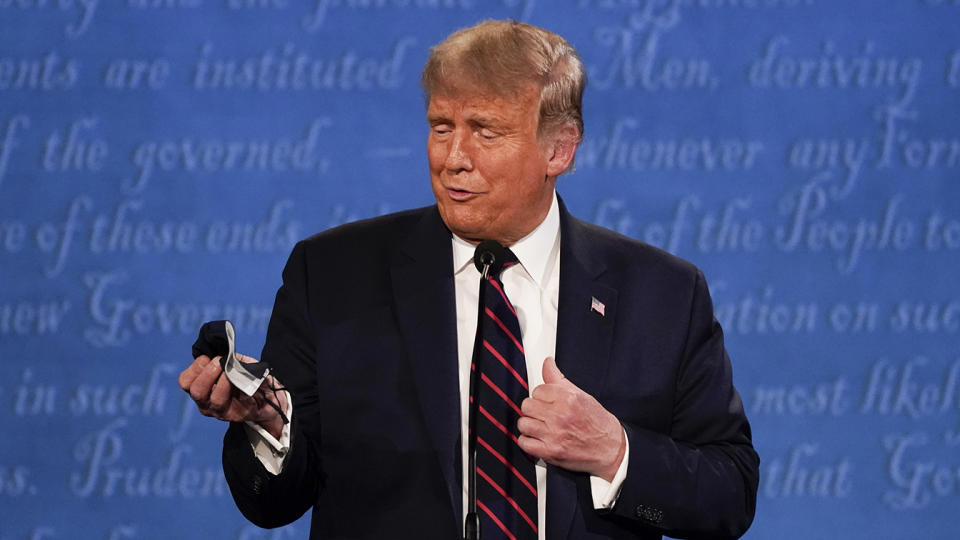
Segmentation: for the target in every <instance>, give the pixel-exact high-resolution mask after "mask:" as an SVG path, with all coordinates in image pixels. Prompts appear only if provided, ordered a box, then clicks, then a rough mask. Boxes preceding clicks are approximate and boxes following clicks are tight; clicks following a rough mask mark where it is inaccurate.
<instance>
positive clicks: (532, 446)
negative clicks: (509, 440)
mask: <svg viewBox="0 0 960 540" xmlns="http://www.w3.org/2000/svg"><path fill="white" fill-rule="evenodd" d="M517 445H518V446H519V447H520V449H521V450H523V451H524V452H526V453H527V455H529V456H531V457H534V458H537V459H542V460H544V461H546V456H547V445H546V444H545V443H544V442H543V441H541V440H539V439H536V438H533V437H528V436H526V435H520V436H519V437H517Z"/></svg>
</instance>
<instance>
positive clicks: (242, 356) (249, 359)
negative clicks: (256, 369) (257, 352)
mask: <svg viewBox="0 0 960 540" xmlns="http://www.w3.org/2000/svg"><path fill="white" fill-rule="evenodd" d="M234 356H236V357H237V360H239V361H240V362H243V363H244V364H253V363H256V362H257V361H258V360H257V359H256V358H254V357H252V356H249V355H246V354H240V353H235V354H234Z"/></svg>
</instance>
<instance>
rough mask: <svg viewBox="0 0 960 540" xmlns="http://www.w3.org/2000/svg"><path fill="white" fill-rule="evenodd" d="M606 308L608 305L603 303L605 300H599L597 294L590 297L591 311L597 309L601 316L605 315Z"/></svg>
mask: <svg viewBox="0 0 960 540" xmlns="http://www.w3.org/2000/svg"><path fill="white" fill-rule="evenodd" d="M606 309H607V306H605V305H603V302H601V301H599V300H597V298H596V297H595V296H591V297H590V311H596V312H597V313H599V314H600V316H601V317H603V316H604V311H605V310H606Z"/></svg>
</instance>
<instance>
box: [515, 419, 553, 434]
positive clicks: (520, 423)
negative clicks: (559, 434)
mask: <svg viewBox="0 0 960 540" xmlns="http://www.w3.org/2000/svg"><path fill="white" fill-rule="evenodd" d="M517 430H518V431H520V434H521V435H523V436H526V437H532V438H534V439H539V440H543V438H544V437H546V436H547V435H548V434H549V433H550V430H549V429H548V428H547V424H546V423H544V422H543V421H542V420H537V419H536V418H530V417H529V416H521V417H520V419H518V420H517Z"/></svg>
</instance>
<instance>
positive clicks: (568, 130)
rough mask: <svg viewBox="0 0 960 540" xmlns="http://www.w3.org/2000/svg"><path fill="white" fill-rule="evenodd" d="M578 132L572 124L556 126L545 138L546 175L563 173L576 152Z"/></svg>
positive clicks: (578, 139) (578, 140) (578, 138)
mask: <svg viewBox="0 0 960 540" xmlns="http://www.w3.org/2000/svg"><path fill="white" fill-rule="evenodd" d="M578 142H580V132H579V131H578V130H577V127H576V126H575V125H573V124H564V125H563V126H560V127H558V128H556V129H555V130H554V131H553V133H551V134H550V135H548V138H547V156H548V159H547V176H559V175H561V174H563V172H564V171H566V170H567V169H568V168H570V165H571V164H572V163H573V156H574V155H576V153H577V143H578Z"/></svg>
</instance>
